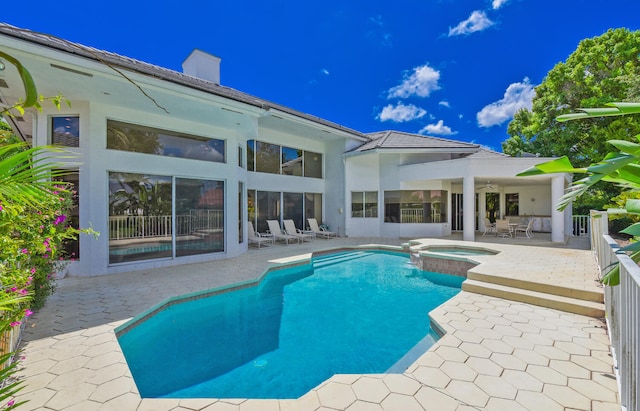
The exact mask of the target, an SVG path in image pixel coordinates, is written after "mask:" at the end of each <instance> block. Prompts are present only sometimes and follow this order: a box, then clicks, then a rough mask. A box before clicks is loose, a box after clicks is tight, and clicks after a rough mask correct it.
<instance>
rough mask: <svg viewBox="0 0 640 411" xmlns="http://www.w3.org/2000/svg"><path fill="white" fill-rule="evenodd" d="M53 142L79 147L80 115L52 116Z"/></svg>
mask: <svg viewBox="0 0 640 411" xmlns="http://www.w3.org/2000/svg"><path fill="white" fill-rule="evenodd" d="M51 144H57V145H61V146H65V147H79V146H80V117H78V116H64V117H52V118H51Z"/></svg>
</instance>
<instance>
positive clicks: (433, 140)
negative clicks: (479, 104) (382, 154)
mask: <svg viewBox="0 0 640 411" xmlns="http://www.w3.org/2000/svg"><path fill="white" fill-rule="evenodd" d="M367 135H368V136H369V137H370V138H372V139H373V141H370V142H368V143H365V144H363V145H361V146H360V147H358V148H356V149H355V150H353V151H367V150H375V149H403V148H419V149H456V151H457V150H459V149H462V150H468V152H469V153H473V152H476V151H478V150H480V145H479V144H471V143H465V142H462V141H456V140H449V139H445V138H438V137H430V136H423V135H421V134H410V133H405V132H402V131H393V130H390V131H379V132H376V133H369V134H367Z"/></svg>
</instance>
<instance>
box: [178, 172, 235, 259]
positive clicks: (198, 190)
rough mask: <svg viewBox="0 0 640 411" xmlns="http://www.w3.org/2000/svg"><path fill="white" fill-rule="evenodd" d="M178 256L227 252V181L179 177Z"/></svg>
mask: <svg viewBox="0 0 640 411" xmlns="http://www.w3.org/2000/svg"><path fill="white" fill-rule="evenodd" d="M175 186H176V199H175V209H176V214H175V225H176V235H175V241H176V253H175V255H176V257H181V256H185V255H194V254H204V253H213V252H216V251H224V182H223V181H213V180H199V179H192V178H176V179H175Z"/></svg>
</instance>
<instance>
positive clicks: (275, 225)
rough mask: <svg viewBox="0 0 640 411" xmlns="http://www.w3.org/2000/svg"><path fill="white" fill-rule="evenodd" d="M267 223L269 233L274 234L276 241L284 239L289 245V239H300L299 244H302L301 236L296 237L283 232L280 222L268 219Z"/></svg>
mask: <svg viewBox="0 0 640 411" xmlns="http://www.w3.org/2000/svg"><path fill="white" fill-rule="evenodd" d="M267 224H268V225H269V234H271V235H272V236H273V240H274V241H284V242H285V243H286V244H287V245H288V244H289V240H298V244H300V238H299V237H294V236H292V235H289V234H285V233H283V232H282V230H281V229H280V223H279V222H278V221H276V220H267Z"/></svg>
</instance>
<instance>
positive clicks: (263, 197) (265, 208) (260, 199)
mask: <svg viewBox="0 0 640 411" xmlns="http://www.w3.org/2000/svg"><path fill="white" fill-rule="evenodd" d="M256 203H257V206H258V207H257V221H258V223H257V227H256V230H258V232H261V233H266V232H267V230H269V225H268V224H267V220H277V221H280V193H279V192H276V191H258V192H257V201H256Z"/></svg>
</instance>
